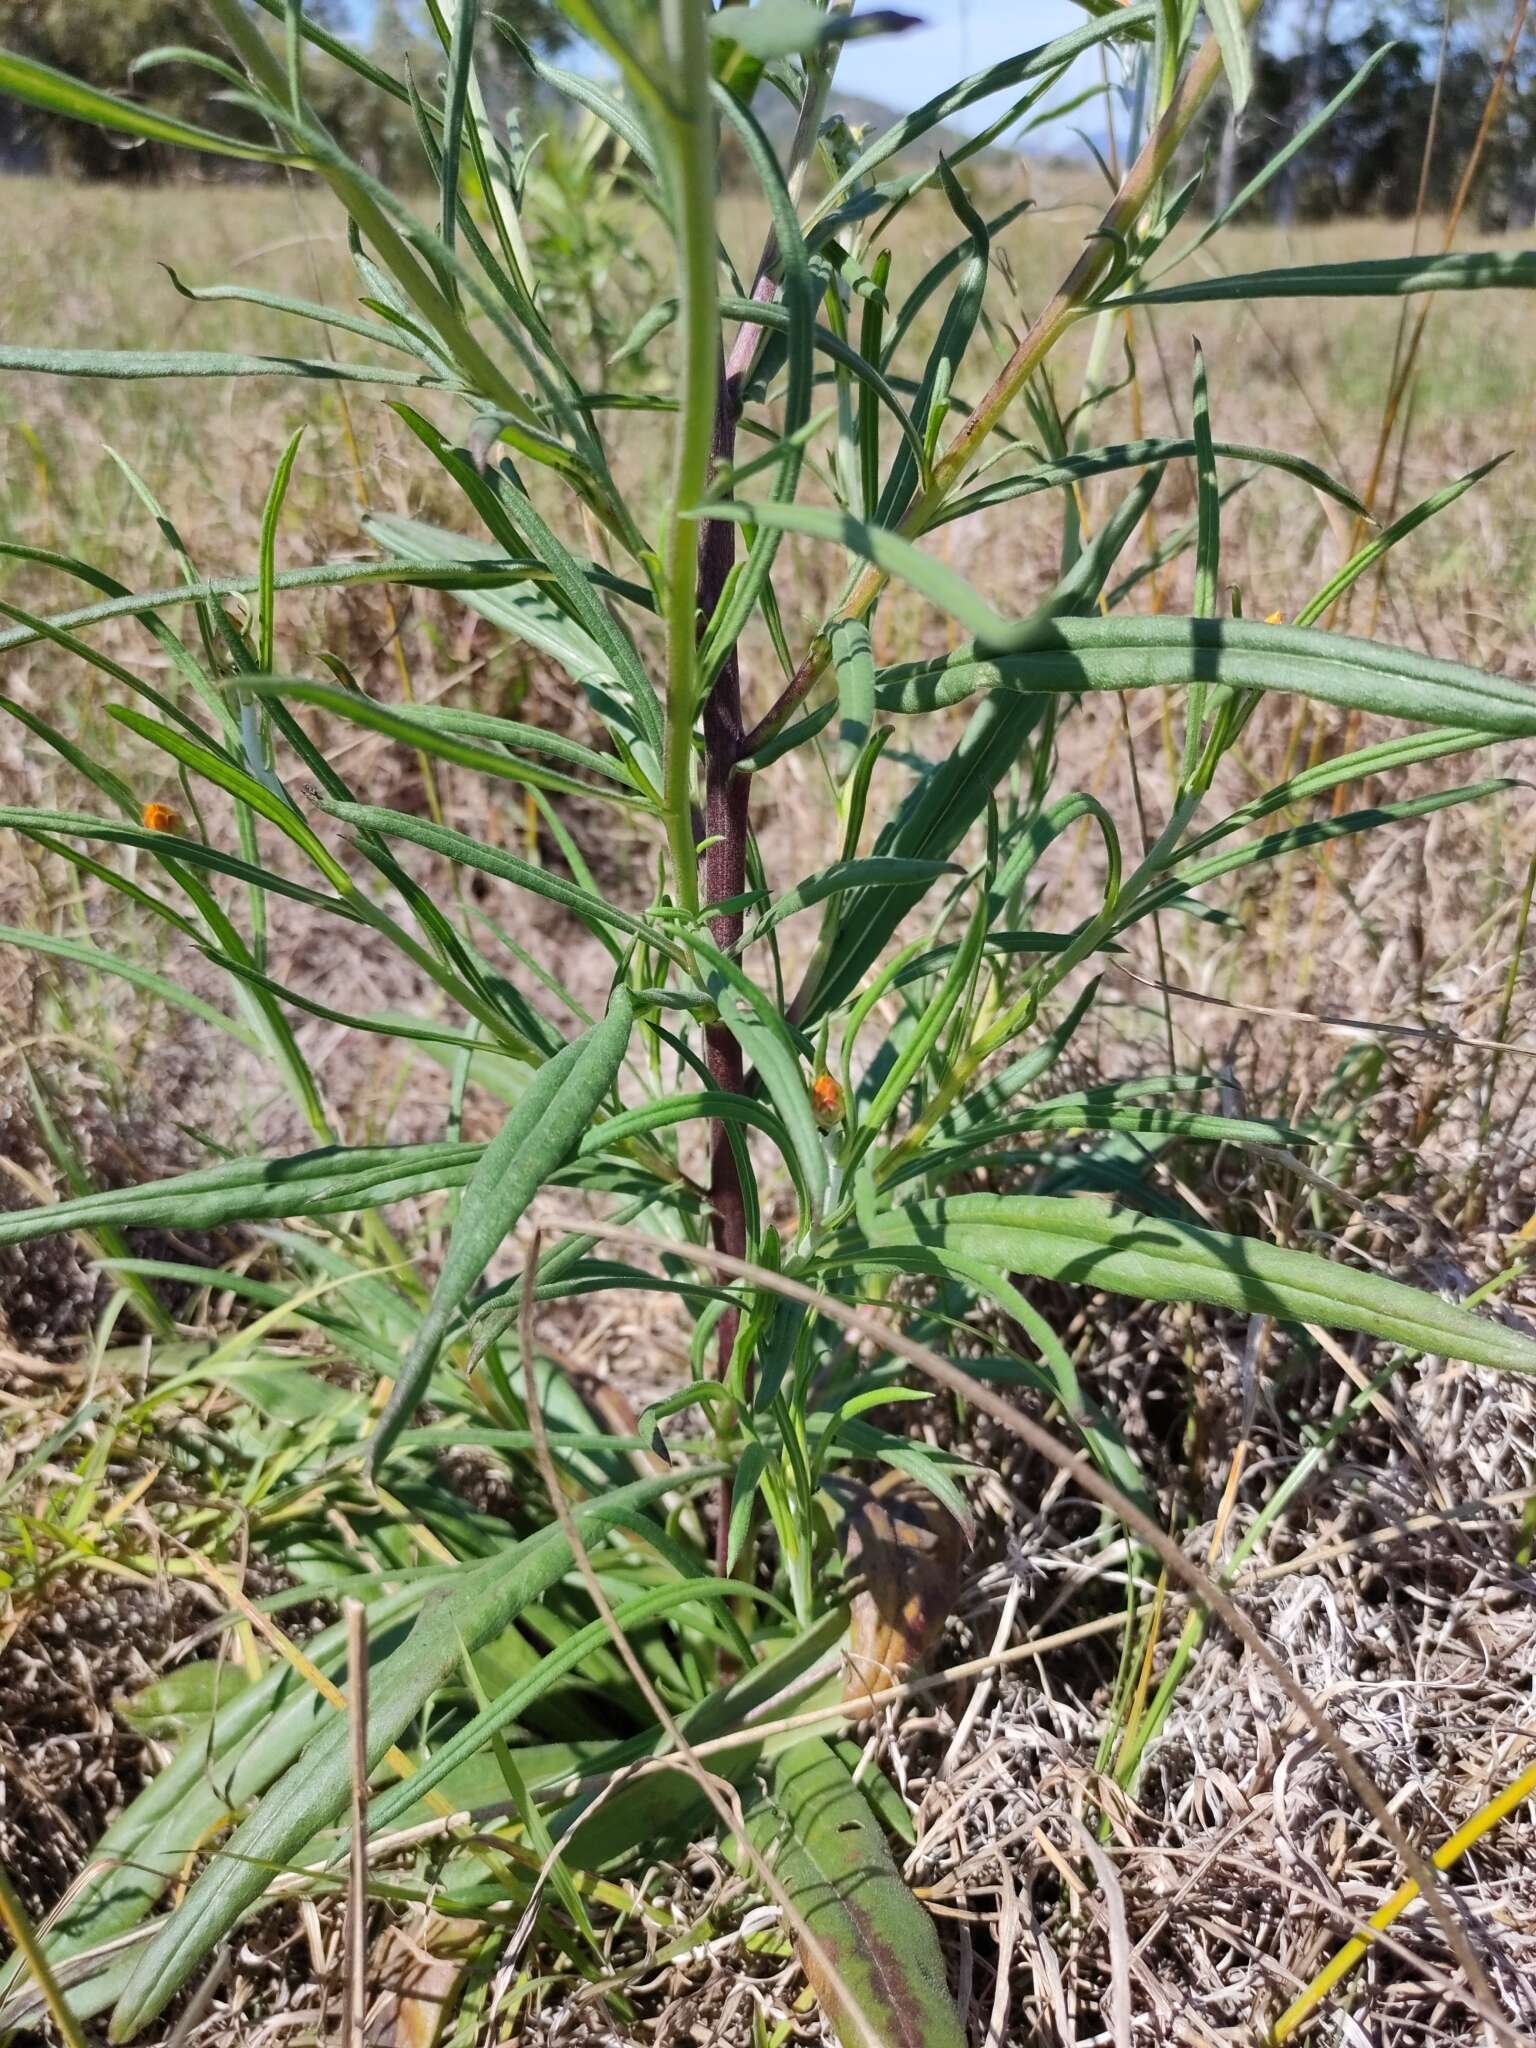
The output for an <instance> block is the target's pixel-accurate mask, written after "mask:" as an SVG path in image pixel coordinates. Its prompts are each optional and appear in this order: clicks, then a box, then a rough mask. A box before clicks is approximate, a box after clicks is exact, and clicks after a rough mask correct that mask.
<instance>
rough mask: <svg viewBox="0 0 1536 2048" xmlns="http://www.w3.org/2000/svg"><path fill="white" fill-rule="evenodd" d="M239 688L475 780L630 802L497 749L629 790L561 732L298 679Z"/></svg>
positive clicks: (601, 758) (607, 759)
mask: <svg viewBox="0 0 1536 2048" xmlns="http://www.w3.org/2000/svg"><path fill="white" fill-rule="evenodd" d="M240 687H241V690H242V691H249V693H250V694H251V695H252V696H260V697H276V698H279V699H281V700H282V701H284V702H293V703H299V704H314V705H316V706H317V707H318V708H319V709H321V710H323V711H329V712H331V713H332V714H333V715H334V716H336V717H338V718H346V719H350V720H351V722H352V723H353V724H354V725H361V726H366V727H367V728H368V730H369V731H370V732H381V733H385V734H387V735H388V737H389V738H390V739H395V740H399V741H401V742H402V743H403V744H404V745H406V746H410V747H415V748H417V749H419V750H420V751H421V752H422V753H426V754H435V755H436V756H437V757H438V758H439V759H440V760H444V761H452V762H453V763H454V764H455V765H456V766H457V767H460V768H469V769H472V770H474V771H475V772H476V773H478V774H482V775H495V776H499V777H501V778H502V779H503V780H504V781H508V782H521V783H524V784H526V785H527V786H529V787H531V788H534V789H554V790H562V791H565V792H566V793H567V794H580V795H583V796H603V797H608V798H610V799H611V800H616V801H621V802H631V801H633V800H634V799H633V798H631V797H629V796H627V795H626V796H624V797H620V798H615V797H614V793H613V792H611V791H609V790H606V789H596V790H594V789H593V788H592V787H591V786H590V785H589V784H587V783H583V782H578V781H576V780H575V779H574V778H573V777H571V776H569V775H559V774H552V773H550V772H549V771H548V770H547V769H542V768H537V767H534V766H532V765H531V764H530V763H528V762H526V761H521V760H519V759H517V758H516V756H515V755H512V754H509V753H507V752H505V751H504V749H505V748H508V747H520V748H522V749H523V750H525V751H526V752H528V753H535V754H546V755H548V756H549V757H550V758H551V759H553V760H557V761H566V762H569V763H570V764H571V766H573V767H577V768H584V769H586V770H588V772H589V773H591V774H594V775H601V776H602V777H603V778H604V779H605V780H606V781H609V782H619V783H622V784H624V785H625V786H626V789H633V787H634V777H633V776H632V775H631V774H630V772H629V770H628V769H627V768H626V767H625V766H624V763H623V762H622V761H616V760H615V759H614V758H613V757H612V755H610V754H599V753H597V752H595V751H594V750H593V749H592V748H591V747H584V746H582V745H581V744H580V742H579V741H576V740H571V739H566V738H565V737H564V735H563V734H560V733H553V732H548V731H546V730H545V729H544V728H543V727H542V726H537V725H525V724H523V723H522V722H521V721H519V720H517V719H514V718H497V717H495V716H493V715H492V714H491V713H489V712H484V711H459V710H456V709H454V708H453V707H452V706H450V705H444V704H379V703H376V702H375V701H374V699H373V698H372V697H369V696H366V695H364V693H363V692H362V691H361V690H347V689H343V688H342V687H341V685H340V684H338V683H321V682H313V681H310V680H309V679H308V678H306V677H302V676H292V677H290V676H261V677H253V678H246V677H242V678H241V681H240ZM479 740H490V741H492V742H494V743H495V744H494V745H492V746H479V745H477V744H475V743H476V742H477V741H479Z"/></svg>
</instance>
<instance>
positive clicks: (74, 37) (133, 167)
mask: <svg viewBox="0 0 1536 2048" xmlns="http://www.w3.org/2000/svg"><path fill="white" fill-rule="evenodd" d="M253 11H256V13H257V18H258V19H261V20H263V21H265V22H266V23H267V25H268V27H269V28H270V30H271V33H272V34H273V36H274V39H276V38H279V37H280V35H281V28H280V25H279V24H278V23H277V22H276V21H274V20H272V18H271V15H270V14H262V13H260V11H259V10H253ZM496 11H497V12H498V14H500V15H502V16H504V17H507V18H509V19H511V20H512V21H513V22H514V24H515V26H516V27H517V28H518V30H519V31H520V32H521V33H523V34H524V35H526V36H528V37H530V38H531V39H533V40H534V41H536V42H543V43H548V42H550V41H551V40H553V38H554V22H555V16H554V15H553V13H552V11H551V9H550V8H549V7H548V5H547V0H502V4H500V5H499V6H498V8H497V10H496ZM307 12H308V13H309V15H310V16H311V18H313V19H316V20H318V21H321V22H329V23H330V25H332V26H346V25H349V24H348V19H347V13H346V10H345V0H308V5H307ZM1271 14H1272V19H1269V20H1267V22H1266V26H1265V28H1264V29H1263V31H1262V33H1261V37H1260V40H1259V42H1258V45H1257V47H1256V49H1255V53H1254V78H1255V84H1254V92H1253V96H1252V99H1251V101H1250V103H1249V106H1248V108H1247V109H1246V111H1245V112H1244V115H1243V117H1242V120H1241V122H1233V121H1232V120H1231V119H1230V117H1229V115H1228V114H1227V113H1226V112H1224V110H1223V109H1222V107H1221V106H1220V105H1219V104H1218V105H1215V106H1213V107H1212V108H1211V109H1210V110H1209V111H1208V113H1207V115H1206V118H1205V120H1204V122H1203V123H1202V125H1201V126H1200V128H1199V129H1198V130H1197V132H1196V134H1195V135H1194V137H1193V138H1192V146H1193V149H1194V152H1195V154H1196V156H1198V155H1199V154H1200V153H1202V152H1203V153H1205V154H1206V155H1208V157H1209V160H1210V173H1209V175H1208V177H1207V179H1206V183H1205V192H1206V195H1207V197H1208V198H1209V199H1214V200H1215V201H1216V202H1217V203H1220V202H1221V201H1222V200H1224V199H1225V198H1227V197H1230V196H1231V194H1232V193H1234V192H1235V191H1237V190H1239V189H1240V188H1241V186H1242V185H1243V184H1244V183H1245V182H1246V181H1247V179H1248V178H1249V177H1250V176H1251V175H1252V174H1253V173H1254V172H1255V171H1257V170H1258V169H1259V167H1260V166H1261V165H1263V164H1264V163H1266V162H1268V161H1269V160H1270V158H1271V157H1272V156H1273V154H1274V152H1275V150H1276V149H1277V147H1279V146H1280V145H1281V144H1283V143H1284V142H1285V141H1286V140H1287V139H1289V137H1291V136H1292V135H1295V134H1296V133H1297V132H1298V131H1299V130H1300V129H1301V128H1302V127H1303V126H1304V125H1305V124H1306V122H1307V121H1308V120H1309V119H1310V118H1311V117H1312V116H1313V115H1314V114H1315V113H1317V112H1318V110H1319V109H1320V108H1321V107H1323V106H1324V105H1325V104H1326V103H1327V102H1328V101H1330V100H1332V99H1333V98H1334V97H1335V96H1336V95H1338V94H1339V93H1341V92H1342V91H1343V90H1344V89H1345V87H1346V86H1348V84H1349V83H1350V81H1351V80H1352V79H1353V78H1354V77H1355V75H1356V73H1357V72H1358V71H1359V70H1360V68H1361V66H1362V65H1364V64H1365V63H1366V61H1367V59H1368V58H1370V57H1372V56H1373V55H1377V56H1378V57H1379V61H1378V62H1377V63H1376V65H1375V67H1374V68H1373V69H1372V70H1371V72H1370V75H1369V76H1368V77H1367V78H1366V79H1365V81H1364V83H1363V84H1362V85H1361V86H1360V88H1359V89H1358V90H1357V91H1356V92H1354V93H1353V94H1352V95H1351V96H1350V97H1349V98H1348V100H1347V101H1346V102H1345V104H1344V105H1343V106H1342V107H1341V108H1340V109H1339V111H1338V112H1337V113H1336V114H1335V116H1334V117H1333V119H1332V120H1331V121H1330V122H1329V123H1328V124H1327V126H1326V127H1325V128H1324V130H1323V131H1322V133H1321V134H1320V135H1319V136H1318V137H1317V138H1315V139H1314V140H1313V141H1312V142H1311V143H1310V144H1309V145H1308V146H1307V148H1306V149H1305V150H1304V151H1302V152H1301V153H1300V154H1299V155H1298V156H1297V157H1296V158H1295V159H1294V160H1293V162H1292V164H1291V165H1290V167H1289V168H1288V170H1287V171H1286V173H1285V174H1284V175H1282V176H1281V177H1280V178H1279V179H1277V180H1276V181H1275V183H1274V184H1273V185H1272V186H1271V187H1270V189H1269V191H1268V192H1267V193H1266V195H1265V200H1264V203H1265V204H1266V205H1267V206H1268V207H1269V209H1270V211H1271V214H1272V215H1273V216H1274V217H1275V218H1277V219H1279V220H1282V221H1297V220H1321V219H1328V218H1332V217H1334V216H1337V215H1354V214H1386V215H1400V214H1405V213H1409V212H1411V211H1412V210H1413V209H1414V207H1415V205H1416V203H1417V200H1418V194H1419V188H1420V182H1421V178H1422V179H1423V180H1424V185H1425V197H1426V201H1427V203H1428V205H1429V207H1430V209H1431V210H1440V209H1443V208H1445V207H1446V206H1447V205H1449V204H1450V202H1451V200H1452V197H1453V195H1454V192H1455V189H1456V186H1457V183H1458V181H1459V179H1460V177H1461V174H1462V168H1463V166H1464V165H1465V164H1466V163H1467V162H1468V160H1469V158H1470V156H1471V154H1472V152H1473V150H1474V147H1475V145H1476V142H1477V137H1478V133H1479V129H1480V126H1481V124H1482V122H1483V119H1484V113H1485V109H1486V108H1487V105H1488V101H1489V94H1490V88H1491V86H1492V84H1493V81H1494V79H1495V76H1496V74H1497V73H1498V71H1499V68H1500V65H1501V61H1502V60H1503V58H1504V56H1505V51H1504V47H1503V31H1504V27H1505V17H1506V16H1507V7H1506V6H1505V5H1503V4H1502V0H1393V4H1381V0H1378V4H1375V5H1371V6H1368V7H1366V8H1362V7H1361V6H1359V5H1356V4H1354V0H1300V4H1299V5H1293V6H1291V7H1290V8H1288V9H1286V8H1282V9H1280V10H1279V12H1278V13H1274V12H1273V10H1271ZM355 19H356V15H355V9H354V11H353V14H352V21H351V25H353V26H354V27H355ZM369 24H370V25H369V43H370V46H371V53H372V54H373V55H374V56H375V57H376V58H377V59H378V61H379V62H380V63H382V64H384V65H386V66H387V67H388V68H389V69H390V70H391V71H392V72H394V73H395V74H396V75H397V76H400V75H403V74H404V72H405V71H406V70H407V69H409V70H410V71H411V72H412V73H413V75H414V77H415V79H416V81H417V83H418V84H419V85H420V86H421V88H422V90H423V91H424V93H426V94H428V95H429V96H430V95H433V94H435V92H436V90H437V81H438V76H439V74H440V72H441V69H442V51H441V47H440V45H439V44H438V42H437V40H436V38H435V37H434V36H433V35H432V34H431V29H430V23H429V21H428V19H427V16H426V12H425V8H424V7H423V6H422V4H421V0H375V4H374V5H373V6H372V7H371V8H370V10H369ZM206 32H207V14H206V11H205V9H204V8H203V6H202V4H201V0H113V4H112V5H111V6H109V7H104V6H102V4H101V0H0V47H5V48H8V49H11V50H16V51H19V52H20V53H21V54H22V55H24V56H29V57H33V58H37V59H39V60H41V61H42V62H43V63H46V64H52V65H55V66H57V67H58V68H59V69H61V70H65V71H70V72H73V73H74V74H75V75H76V76H78V77H81V78H84V79H86V80H87V81H88V82H89V83H90V84H92V85H97V86H100V87H102V88H104V89H107V90H110V91H114V92H120V91H122V90H123V88H124V86H125V84H127V83H128V82H129V81H130V80H132V81H133V82H134V83H135V84H136V85H137V86H138V87H139V88H140V89H142V90H143V92H144V93H145V96H146V97H149V98H153V99H154V101H155V103H156V104H157V105H159V106H162V107H165V108H167V109H169V110H170V111H171V112H174V113H177V114H179V115H181V116H182V117H183V118H186V119H189V120H198V121H205V122H206V121H212V122H214V123H215V124H219V125H225V126H227V127H229V128H231V129H235V130H238V129H240V128H241V127H242V125H246V126H250V127H251V132H252V134H253V135H255V133H256V129H255V125H254V123H253V121H252V117H250V116H248V115H246V114H244V113H243V112H242V111H241V110H240V109H238V108H233V107H229V106H226V105H221V104H219V103H218V102H217V101H216V100H214V101H212V102H210V91H211V90H215V91H216V89H217V82H216V81H213V80H210V78H209V75H208V73H207V72H206V71H204V70H201V69H199V68H198V67H197V66H195V65H193V64H190V63H187V62H185V61H174V60H172V61H168V62H164V63H159V64H156V65H155V67H154V68H153V70H150V71H140V72H137V73H136V72H134V71H133V65H134V60H135V59H136V58H138V57H141V56H142V54H143V53H144V52H145V51H146V50H151V49H166V48H170V47H174V46H176V45H181V46H183V47H185V46H189V45H190V46H192V47H194V48H195V47H197V46H199V45H202V44H204V43H205V42H206ZM486 43H487V50H486V57H487V60H488V62H489V63H490V66H491V71H490V73H489V81H490V83H491V84H492V85H493V87H494V88H495V89H497V92H498V96H499V98H500V99H501V100H502V101H503V103H505V104H516V103H518V102H519V101H520V100H521V99H522V98H523V97H524V95H525V94H526V91H527V79H526V74H525V73H524V72H523V70H522V67H521V66H520V64H519V62H518V60H517V58H516V56H515V54H514V52H513V50H512V47H511V45H510V44H509V43H508V42H506V41H505V40H504V39H502V38H500V37H497V36H494V35H490V36H487V38H486ZM1389 46H1390V47H1389ZM1383 52H1384V54H1381V53H1383ZM498 57H499V62H498ZM482 75H487V74H486V73H485V72H484V70H483V72H482ZM305 86H306V91H307V92H308V94H309V96H310V99H311V102H312V104H313V105H314V106H315V109H316V111H317V112H318V113H319V114H320V116H321V118H322V119H323V120H324V121H325V123H326V125H327V126H328V127H329V128H330V129H331V131H332V133H334V134H335V136H336V137H337V140H338V141H339V142H340V143H341V145H342V147H343V148H344V149H345V150H347V151H348V153H349V154H351V155H352V156H354V157H355V158H356V159H357V160H359V161H360V162H361V163H363V164H364V165H365V166H366V167H367V168H368V169H369V170H371V171H373V172H374V174H375V175H376V176H378V177H380V178H383V179H385V180H387V181H389V182H391V183H399V182H401V181H402V180H405V181H407V182H408V181H409V179H410V177H411V175H412V172H413V169H414V168H420V143H419V140H418V138H417V135H416V130H415V123H414V120H413V117H412V115H411V111H410V109H409V108H408V107H407V106H405V105H403V104H402V103H401V102H399V101H397V100H392V99H389V98H387V97H386V96H385V95H383V94H381V93H373V92H362V91H359V90H358V89H357V86H356V82H355V81H354V80H352V79H350V78H349V76H348V74H347V73H346V72H345V71H344V70H343V69H342V68H341V67H340V66H338V65H334V64H331V63H329V62H327V61H326V60H325V59H323V58H320V57H316V58H315V59H314V60H313V61H312V62H311V63H310V64H309V66H308V69H307V73H306V79H305ZM0 122H8V123H9V125H8V126H0V167H3V166H7V165H8V166H9V167H10V168H12V169H27V170H47V171H53V172H56V173H73V174H76V175H79V176H83V177H93V178H99V177H134V176H139V177H143V176H151V177H153V176H157V175H161V174H167V173H169V171H170V170H171V168H172V165H171V160H170V159H169V158H168V157H167V156H165V155H164V154H163V153H162V152H160V151H159V150H157V149H156V148H155V147H154V146H153V145H149V146H146V147H142V148H140V147H134V148H124V147H123V146H122V145H121V144H120V143H119V142H115V141H114V140H113V139H112V138H110V137H109V136H107V135H105V134H104V133H102V132H101V131H99V130H97V129H94V128H90V127H87V126H84V125H82V124H79V123H75V122H69V121H63V120H51V119H49V118H48V117H47V116H43V115H37V116H23V115H20V114H18V113H11V114H7V113H6V112H5V110H4V109H3V108H0ZM1431 133H1433V139H1434V147H1433V149H1432V150H1431V151H1430V152H1429V155H1428V159H1427V170H1426V154H1425V138H1426V136H1428V135H1430V134H1431ZM184 161H185V160H184V159H181V160H179V161H178V163H177V165H176V168H177V170H180V169H182V168H183V166H184ZM1472 218H1474V219H1475V220H1476V221H1477V223H1478V224H1479V225H1480V226H1482V227H1484V228H1502V227H1513V226H1524V225H1526V224H1527V223H1529V222H1531V221H1532V220H1533V219H1536V31H1533V32H1532V34H1531V35H1529V36H1527V37H1526V38H1525V40H1524V42H1523V43H1520V44H1518V45H1517V48H1516V50H1515V53H1514V57H1513V60H1512V61H1511V62H1509V63H1508V64H1507V66H1505V69H1504V76H1503V81H1502V88H1501V91H1500V93H1499V95H1498V103H1497V105H1496V107H1495V108H1494V112H1493V117H1492V120H1491V122H1490V123H1489V128H1488V133H1487V136H1486V137H1485V139H1484V143H1483V147H1482V151H1481V156H1480V168H1479V174H1478V179H1477V183H1476V185H1475V187H1474V190H1473V194H1472Z"/></svg>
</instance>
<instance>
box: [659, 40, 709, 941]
mask: <svg viewBox="0 0 1536 2048" xmlns="http://www.w3.org/2000/svg"><path fill="white" fill-rule="evenodd" d="M661 28H662V40H663V44H664V47H665V51H666V55H667V57H668V59H669V60H670V68H671V71H672V75H673V77H674V79H675V81H676V84H677V88H678V91H677V103H676V105H675V106H674V107H673V109H672V116H671V118H672V127H673V138H672V139H673V142H674V148H673V150H672V152H671V166H670V168H671V170H672V174H673V175H672V180H671V182H672V193H671V198H672V204H673V210H674V219H675V222H676V236H677V293H678V309H679V332H680V334H681V337H682V373H681V376H680V379H679V388H678V423H677V438H676V441H675V442H674V444H673V457H672V505H671V511H670V513H669V515H668V520H667V532H666V539H665V543H664V547H665V560H666V607H665V612H666V629H667V733H666V758H665V760H664V762H663V764H662V784H663V790H662V794H663V799H664V802H665V804H666V812H667V837H668V842H669V844H670V847H671V851H672V871H673V879H674V882H675V884H676V888H677V898H678V902H679V903H680V904H681V906H682V907H683V909H684V910H690V911H696V910H697V909H698V907H699V885H698V873H697V860H696V855H695V852H694V832H693V789H692V779H693V721H694V711H695V699H696V696H697V691H698V667H699V664H698V620H699V599H698V591H697V584H698V580H699V577H700V575H701V573H702V570H701V560H700V557H701V552H702V547H703V541H702V533H701V528H700V524H699V522H698V521H697V520H695V519H690V518H688V517H686V516H685V515H686V514H687V513H688V512H689V511H690V510H691V509H692V508H693V507H694V506H696V505H697V504H699V502H700V501H701V500H702V498H703V497H704V494H705V491H706V490H707V489H708V485H709V474H710V465H711V458H712V453H713V449H714V444H715V439H716V413H717V394H718V391H719V385H720V320H719V312H718V309H717V306H716V291H715V260H716V259H715V168H716V167H715V142H714V135H715V123H714V112H713V108H712V107H711V104H710V97H709V50H708V45H707V38H706V35H705V27H704V15H703V12H702V10H701V9H700V7H699V4H698V0H663V5H662V9H661ZM710 609H711V610H712V609H713V607H712V606H711V607H710ZM705 617H708V613H707V612H706V613H705Z"/></svg>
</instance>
